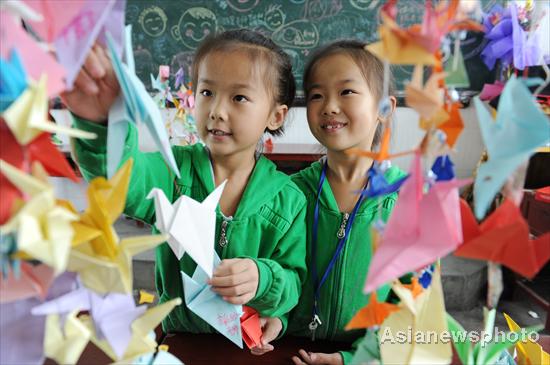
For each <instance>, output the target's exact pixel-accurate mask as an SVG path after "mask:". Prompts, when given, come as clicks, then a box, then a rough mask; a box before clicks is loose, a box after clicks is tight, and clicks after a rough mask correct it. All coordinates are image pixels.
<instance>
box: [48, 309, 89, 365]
mask: <svg viewBox="0 0 550 365" xmlns="http://www.w3.org/2000/svg"><path fill="white" fill-rule="evenodd" d="M77 314H78V311H77V310H76V311H73V312H71V313H69V314H68V315H67V318H66V319H65V321H64V324H63V325H62V324H61V320H60V318H59V314H50V315H48V316H47V317H46V328H45V334H44V356H46V357H49V358H50V359H53V360H55V361H56V362H57V363H58V364H76V362H77V361H78V359H79V358H80V355H82V352H83V351H84V349H85V348H86V345H87V344H88V342H89V341H90V337H91V332H90V330H89V329H88V328H87V327H86V326H85V325H84V324H83V323H82V322H81V321H80V320H79V319H78V318H77V317H76V315H77Z"/></svg>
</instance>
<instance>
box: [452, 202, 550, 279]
mask: <svg viewBox="0 0 550 365" xmlns="http://www.w3.org/2000/svg"><path fill="white" fill-rule="evenodd" d="M460 213H461V216H462V233H463V237H464V243H463V244H462V246H460V247H459V248H458V249H457V250H456V251H455V255H456V256H462V257H467V258H471V259H478V260H488V261H493V262H497V263H499V264H503V265H504V266H506V267H508V268H510V269H512V270H513V271H515V272H517V273H518V274H520V275H522V276H524V277H526V278H533V277H534V276H535V275H536V274H537V272H538V271H539V270H540V269H541V268H542V267H543V266H544V264H545V263H546V262H547V261H548V260H549V259H550V233H546V234H543V235H542V236H540V237H539V238H537V239H536V240H530V239H529V227H528V226H527V222H526V221H525V219H523V217H522V216H521V212H520V211H519V209H518V207H517V206H515V205H514V203H512V201H510V200H508V199H506V200H505V201H504V202H503V203H502V204H501V205H500V206H499V207H498V208H497V209H496V210H495V211H494V212H493V213H492V214H491V215H490V216H489V217H488V218H487V219H486V220H485V221H484V222H483V223H482V224H481V225H479V226H478V224H477V222H476V220H475V218H474V215H473V213H472V211H471V210H470V207H469V206H468V204H467V203H466V202H465V201H464V200H461V201H460Z"/></svg>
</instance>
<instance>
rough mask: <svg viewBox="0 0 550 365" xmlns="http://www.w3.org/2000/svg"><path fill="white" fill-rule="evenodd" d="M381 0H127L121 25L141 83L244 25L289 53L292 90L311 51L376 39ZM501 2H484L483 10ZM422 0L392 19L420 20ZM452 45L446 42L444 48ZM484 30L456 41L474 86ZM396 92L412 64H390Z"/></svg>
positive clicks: (408, 0)
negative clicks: (128, 30)
mask: <svg viewBox="0 0 550 365" xmlns="http://www.w3.org/2000/svg"><path fill="white" fill-rule="evenodd" d="M384 2H385V0H274V1H267V0H177V1H175V0H149V1H145V0H128V2H127V8H126V23H127V24H132V26H133V46H134V56H135V60H136V72H137V74H138V76H139V77H140V79H141V80H143V82H144V84H145V85H146V86H147V87H150V78H149V74H150V73H152V74H154V75H156V74H157V72H158V66H159V65H170V70H171V73H172V74H174V73H175V72H176V71H177V70H178V69H179V68H180V67H183V68H184V70H185V72H186V74H187V75H189V67H190V65H191V61H192V59H193V53H194V51H195V50H196V49H197V47H198V45H199V44H200V42H201V40H203V39H204V38H205V37H206V36H207V35H208V34H210V33H212V32H218V31H223V30H228V29H235V28H249V29H254V30H256V31H259V32H261V33H262V34H264V35H266V36H269V37H271V38H272V39H273V40H274V41H275V42H276V43H277V44H278V45H280V46H281V47H283V48H284V49H285V51H286V52H287V53H288V54H289V55H290V56H291V58H292V61H293V66H294V70H295V76H296V80H297V82H298V88H299V89H301V81H302V72H303V70H304V65H305V63H306V61H307V57H308V55H309V54H310V53H311V51H312V50H313V49H315V48H317V47H319V46H321V45H323V44H326V43H329V42H332V41H334V40H338V39H344V38H357V39H361V40H364V41H367V42H374V41H376V40H377V39H378V24H379V17H378V13H379V9H380V7H381V6H382V4H383V3H384ZM496 2H501V1H499V0H484V1H482V3H483V9H484V10H488V9H490V7H491V6H492V5H494V4H495V3H496ZM423 11H424V0H402V1H401V2H400V3H399V12H398V19H397V20H398V22H399V24H401V25H410V24H413V23H419V22H421V20H422V14H423ZM449 49H452V47H449ZM482 49H483V35H476V34H469V35H468V38H467V39H466V40H464V41H463V42H462V51H463V55H464V59H465V64H466V69H467V70H468V73H469V74H470V75H475V77H470V79H471V86H470V88H471V89H473V90H480V89H481V87H482V85H483V83H484V82H487V81H488V80H489V79H490V78H491V76H492V73H491V72H490V71H489V70H487V68H486V67H485V65H484V64H483V62H481V60H480V58H479V54H480V52H481V50H482ZM393 71H394V74H395V78H396V86H397V90H403V86H404V83H405V82H406V81H407V80H409V79H410V76H411V72H412V67H408V66H405V67H403V66H396V67H394V68H393Z"/></svg>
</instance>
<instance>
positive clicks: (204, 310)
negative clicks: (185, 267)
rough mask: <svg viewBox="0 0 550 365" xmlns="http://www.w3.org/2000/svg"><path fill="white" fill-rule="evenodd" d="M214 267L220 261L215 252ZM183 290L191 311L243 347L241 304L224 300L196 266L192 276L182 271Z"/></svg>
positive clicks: (204, 273) (206, 276) (203, 272)
mask: <svg viewBox="0 0 550 365" xmlns="http://www.w3.org/2000/svg"><path fill="white" fill-rule="evenodd" d="M213 262H214V267H216V266H218V265H219V263H220V258H219V257H218V255H217V254H215V255H214V260H213ZM181 277H182V280H183V292H184V294H185V304H186V305H187V308H189V309H190V310H191V311H192V312H193V313H195V314H196V315H197V316H199V317H200V318H202V319H203V320H204V321H206V322H207V323H208V324H209V325H211V326H212V327H214V328H215V329H216V330H217V331H218V332H219V333H221V334H222V335H224V336H225V337H227V338H228V339H230V340H231V341H232V342H233V343H234V344H235V345H237V346H239V347H240V348H243V341H242V334H241V323H240V320H239V318H240V317H241V314H242V306H240V305H234V304H230V303H228V302H226V301H225V300H223V299H222V297H221V296H219V295H218V294H216V293H215V292H214V291H213V290H212V287H211V286H210V285H207V284H206V283H207V281H208V275H207V274H206V272H205V271H204V270H203V269H202V268H201V267H200V266H197V268H196V269H195V272H194V273H193V276H192V277H189V276H188V275H187V274H186V273H184V272H183V271H182V272H181Z"/></svg>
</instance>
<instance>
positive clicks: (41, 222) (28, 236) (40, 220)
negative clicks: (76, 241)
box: [0, 161, 78, 275]
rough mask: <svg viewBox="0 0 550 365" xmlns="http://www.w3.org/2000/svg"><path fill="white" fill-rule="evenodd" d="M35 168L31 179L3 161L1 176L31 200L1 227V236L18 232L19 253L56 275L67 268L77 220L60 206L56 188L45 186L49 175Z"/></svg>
mask: <svg viewBox="0 0 550 365" xmlns="http://www.w3.org/2000/svg"><path fill="white" fill-rule="evenodd" d="M33 167H34V170H33V174H34V176H31V175H27V174H25V173H24V172H22V171H21V170H18V169H16V168H15V167H13V166H12V165H10V164H8V163H6V162H5V161H0V172H1V173H2V174H4V176H6V178H8V180H9V181H10V182H11V183H12V184H14V185H15V186H16V187H17V188H18V189H19V190H21V191H22V192H23V193H24V194H27V195H28V196H30V200H29V201H28V202H27V203H26V204H25V205H24V206H23V207H22V208H21V209H19V211H18V212H17V214H16V215H15V216H13V217H12V218H11V219H10V220H9V221H8V222H7V223H6V224H5V225H3V226H1V227H0V233H2V234H6V233H10V232H17V246H18V250H19V251H22V252H23V253H24V254H26V255H28V256H29V257H32V258H35V259H37V260H40V261H42V262H43V263H45V264H47V265H49V266H51V267H52V268H53V269H54V271H55V274H56V275H57V274H59V273H61V272H63V271H65V268H66V266H67V260H68V256H69V250H70V248H71V240H72V237H73V229H72V226H71V222H72V221H74V220H76V219H78V216H76V215H75V214H73V213H72V212H70V211H69V210H67V209H65V208H63V207H61V206H59V205H57V203H56V201H55V199H54V196H53V188H52V187H51V186H50V185H49V184H48V183H47V182H44V181H46V180H47V174H46V172H45V171H44V170H43V168H42V166H41V165H40V164H39V163H35V164H33Z"/></svg>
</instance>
